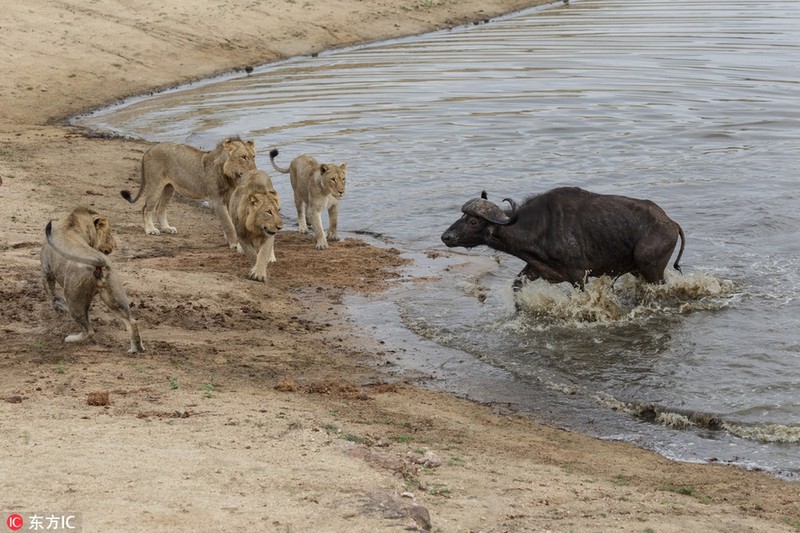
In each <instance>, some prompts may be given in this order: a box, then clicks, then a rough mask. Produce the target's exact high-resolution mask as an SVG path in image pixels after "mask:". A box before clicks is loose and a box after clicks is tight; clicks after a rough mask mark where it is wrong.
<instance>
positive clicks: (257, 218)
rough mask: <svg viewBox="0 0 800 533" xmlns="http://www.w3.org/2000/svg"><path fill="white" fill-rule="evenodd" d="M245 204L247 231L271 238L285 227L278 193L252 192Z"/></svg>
mask: <svg viewBox="0 0 800 533" xmlns="http://www.w3.org/2000/svg"><path fill="white" fill-rule="evenodd" d="M243 204H244V207H245V209H246V211H247V213H246V216H245V218H244V221H245V223H244V224H245V227H246V228H247V231H249V232H251V233H253V234H259V233H261V234H264V235H266V236H269V235H275V234H276V233H278V231H280V229H281V228H282V227H283V218H282V217H281V208H280V199H279V198H278V193H277V191H274V190H273V191H266V190H261V191H254V192H251V193H250V195H249V196H248V197H247V199H246V200H245V202H243Z"/></svg>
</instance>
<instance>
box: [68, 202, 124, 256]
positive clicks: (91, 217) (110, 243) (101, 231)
mask: <svg viewBox="0 0 800 533" xmlns="http://www.w3.org/2000/svg"><path fill="white" fill-rule="evenodd" d="M66 226H67V228H73V229H75V230H76V231H77V232H78V233H79V234H81V235H83V237H84V239H85V240H86V242H87V243H88V244H89V246H91V247H92V248H94V249H95V250H97V251H99V252H102V253H104V254H106V255H109V254H110V253H111V252H113V251H114V250H115V249H116V248H117V239H116V237H114V233H113V232H112V231H111V224H110V223H109V222H108V219H107V218H106V217H104V216H102V215H100V214H98V213H97V212H96V211H93V210H91V209H89V208H86V207H79V208H77V209H75V210H74V211H73V212H72V213H70V214H69V216H68V217H67V221H66Z"/></svg>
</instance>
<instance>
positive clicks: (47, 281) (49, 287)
mask: <svg viewBox="0 0 800 533" xmlns="http://www.w3.org/2000/svg"><path fill="white" fill-rule="evenodd" d="M42 281H43V282H44V290H45V292H47V299H48V300H50V305H52V306H53V309H55V310H56V311H58V312H59V313H66V312H67V311H68V309H67V304H66V303H65V302H64V298H62V297H61V296H60V295H59V294H57V293H56V276H55V274H53V272H52V271H51V270H50V269H49V268H47V267H45V266H44V265H42Z"/></svg>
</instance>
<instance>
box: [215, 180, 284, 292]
mask: <svg viewBox="0 0 800 533" xmlns="http://www.w3.org/2000/svg"><path fill="white" fill-rule="evenodd" d="M228 211H229V212H230V214H231V219H232V220H233V226H234V227H235V228H236V235H237V237H238V238H239V247H240V248H241V251H242V252H243V253H244V254H245V255H246V256H247V259H248V261H250V266H251V267H252V268H251V269H250V274H249V275H248V277H249V278H250V279H253V280H256V281H267V263H273V262H275V234H276V233H277V232H278V231H279V230H280V229H281V228H282V227H283V219H282V218H281V200H280V197H279V196H278V192H277V191H276V190H275V188H274V187H273V186H272V180H271V179H270V177H269V175H267V173H266V172H264V171H262V170H251V171H249V172H246V173H245V174H244V175H243V176H242V179H241V181H240V182H239V185H238V187H236V189H235V190H234V191H233V194H232V195H231V199H230V202H229V203H228Z"/></svg>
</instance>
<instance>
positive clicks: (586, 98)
mask: <svg viewBox="0 0 800 533" xmlns="http://www.w3.org/2000/svg"><path fill="white" fill-rule="evenodd" d="M798 58H800V2H796V1H795V0H784V1H781V0H764V1H761V2H752V1H742V0H728V1H724V2H723V1H720V0H704V1H702V2H700V1H695V0H672V1H665V0H630V1H627V0H626V1H624V2H623V1H612V0H586V1H580V2H573V3H572V4H571V5H569V6H563V5H561V4H559V5H558V6H552V7H550V8H548V9H538V10H532V11H528V12H524V13H521V14H518V15H516V16H513V17H508V18H503V19H499V20H495V21H492V22H491V23H489V24H482V25H479V26H472V27H469V28H462V29H455V30H451V31H445V32H440V33H435V34H431V35H426V36H421V37H416V38H413V39H407V40H400V41H394V42H388V43H381V44H379V45H374V46H367V47H360V48H355V49H347V50H340V51H335V52H330V53H325V54H321V55H320V56H319V57H314V58H310V57H308V58H297V59H293V60H290V61H284V62H281V63H277V64H272V65H267V66H264V67H261V68H257V69H256V70H255V71H254V72H253V73H252V74H251V75H249V76H245V75H243V74H242V75H231V76H227V77H225V78H222V79H219V80H213V81H211V82H208V83H202V84H198V85H195V86H193V87H190V88H187V89H183V90H180V91H171V92H168V93H165V94H162V95H158V96H157V97H154V98H146V99H137V100H133V101H130V102H126V103H124V104H123V105H121V106H117V107H115V108H112V109H109V110H104V111H102V112H99V113H96V114H94V115H91V116H88V117H82V118H80V119H77V120H76V122H77V123H79V124H82V125H86V126H89V127H92V128H100V129H106V130H111V131H115V132H118V133H123V134H126V135H134V136H141V137H144V138H147V139H150V140H171V141H177V142H186V143H191V144H195V145H197V146H200V147H205V148H209V147H211V146H212V145H213V144H215V143H216V141H217V140H219V139H220V138H221V137H223V136H226V135H230V134H239V135H242V136H243V137H247V138H254V139H255V141H256V145H257V147H258V149H259V150H260V152H259V154H260V155H259V158H258V164H259V166H260V167H261V168H263V169H266V170H268V171H270V170H271V166H270V164H269V158H268V155H267V153H268V149H269V148H271V147H278V148H280V150H281V155H280V156H279V161H280V163H281V164H283V165H287V164H288V162H289V161H290V159H291V158H292V157H293V156H295V155H298V154H300V153H311V154H314V155H316V156H317V157H318V158H319V159H321V160H323V161H331V162H342V161H347V163H348V193H347V196H346V197H345V199H344V200H343V201H342V204H341V214H340V230H341V229H344V230H345V231H349V232H359V233H371V234H380V235H383V236H385V237H386V238H388V239H391V240H392V241H393V242H394V243H395V244H396V245H399V246H401V247H403V248H405V249H407V250H408V251H409V253H410V254H412V255H413V256H414V257H415V258H416V259H417V260H418V263H417V267H416V270H415V271H414V272H413V273H414V274H416V275H418V276H422V275H426V276H427V275H431V276H433V278H432V279H428V280H426V281H425V282H424V283H419V282H413V281H412V282H409V283H408V285H407V286H405V287H403V289H402V290H401V291H397V292H396V293H393V294H391V299H390V300H388V301H378V302H376V301H364V300H360V299H358V298H355V297H353V298H352V299H351V301H350V304H351V306H352V308H353V311H354V313H355V314H356V316H357V317H358V318H359V320H361V321H362V322H364V323H365V325H366V326H367V327H371V328H372V329H373V331H374V332H375V335H376V336H378V337H381V338H382V339H384V340H385V341H386V342H387V343H388V345H389V346H390V347H393V348H395V349H396V350H397V353H398V354H399V357H398V360H397V362H398V363H399V365H400V367H401V368H405V369H406V370H407V371H410V370H411V369H415V370H419V371H422V372H423V373H425V374H426V375H430V376H432V379H431V383H432V384H434V385H437V386H440V387H442V388H446V389H448V390H452V391H454V392H457V393H460V394H464V395H467V396H471V397H474V398H477V399H482V400H494V401H497V402H505V403H509V404H511V405H512V407H513V408H515V409H521V410H523V411H526V412H530V413H532V414H533V416H536V417H537V418H540V419H544V420H547V421H550V422H552V423H557V424H559V425H563V426H567V427H571V428H575V429H579V430H582V431H586V432H589V433H591V434H594V435H598V436H602V437H605V438H619V439H625V440H631V441H634V442H636V443H638V444H640V445H642V446H646V447H649V448H652V449H655V450H658V451H659V452H661V453H663V454H665V455H667V456H669V457H675V458H680V459H685V460H696V461H708V460H713V461H721V462H732V463H736V464H742V465H746V466H755V467H761V468H767V469H770V470H772V471H774V472H776V473H779V474H780V475H783V476H786V477H790V478H797V477H798V476H799V475H800V443H798V441H800V394H798V391H800V334H798V327H799V326H800V301H799V300H798V296H799V295H800V238H798V225H800V215H798V206H799V205H800V203H799V202H798V198H800V195H799V194H798V192H797V191H798V181H800V180H798V172H800V105H798V102H800V68H799V67H800V59H798ZM272 174H273V177H274V181H275V182H276V186H277V188H278V189H279V192H280V193H281V195H282V197H283V198H284V199H287V200H285V202H286V204H285V205H284V209H283V210H284V215H285V216H286V217H287V218H288V219H289V220H290V224H289V226H291V222H292V221H293V220H294V209H293V206H292V205H291V204H290V201H289V200H288V199H290V198H291V192H290V188H289V185H288V179H286V178H287V177H286V176H283V175H279V174H276V173H272ZM560 185H576V186H581V187H584V188H587V189H591V190H594V191H597V192H605V193H615V194H624V195H628V196H635V197H643V198H650V199H652V200H654V201H656V202H657V203H658V204H659V205H661V206H662V207H663V208H664V209H665V210H666V211H667V213H668V214H669V215H670V216H671V217H672V218H674V219H675V220H676V221H678V222H679V223H680V224H681V225H682V227H683V229H684V231H685V233H686V238H687V247H686V252H685V254H684V256H683V259H682V264H683V267H684V268H683V272H684V274H683V275H679V274H677V273H670V274H671V275H670V276H669V279H668V283H667V284H666V285H665V286H661V287H647V286H643V285H642V284H639V283H637V282H635V281H634V280H631V279H626V278H623V279H621V280H618V281H617V282H616V283H615V284H614V285H613V286H612V285H611V282H610V280H605V279H601V280H596V281H595V282H593V283H592V284H591V285H590V286H589V288H588V290H587V291H586V292H579V291H573V290H572V289H571V288H569V287H566V286H563V285H548V284H547V283H543V282H536V283H531V284H529V285H527V286H526V287H525V288H524V290H523V291H522V292H521V293H519V294H518V295H517V296H516V297H515V296H514V295H513V293H512V291H511V288H510V281H511V278H512V277H513V276H514V274H515V273H516V272H517V271H519V270H520V268H521V267H522V263H521V262H520V261H519V260H517V259H515V258H512V257H509V256H504V255H494V254H492V253H491V252H490V251H489V250H486V249H476V250H472V251H469V252H468V251H460V252H458V253H457V255H455V256H454V257H433V256H435V255H437V254H435V253H431V250H433V251H434V252H436V251H444V246H443V245H442V244H441V242H440V240H439V236H440V235H441V233H442V231H443V230H444V229H446V228H447V226H448V225H449V224H450V223H451V222H452V221H454V220H455V219H456V218H458V217H459V215H460V211H459V208H460V206H461V205H462V204H463V203H464V202H465V201H466V200H468V199H470V198H472V197H475V196H477V195H478V193H479V192H480V191H481V190H482V189H486V190H487V192H488V193H489V196H490V199H496V200H499V199H502V198H504V197H506V196H509V197H512V198H515V199H517V200H521V199H522V198H524V197H525V196H527V195H528V194H531V193H535V192H541V191H544V190H547V189H549V188H552V187H555V186H560ZM209 220H210V221H211V220H212V218H210V219H209ZM210 223H211V222H210ZM279 246H280V243H279V240H278V242H277V244H276V250H277V253H278V255H279V248H278V247H279ZM320 253H324V252H320ZM279 260H280V257H279ZM438 275H441V277H438Z"/></svg>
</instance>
